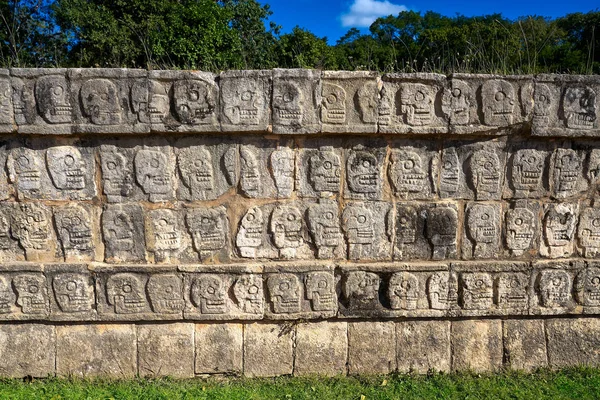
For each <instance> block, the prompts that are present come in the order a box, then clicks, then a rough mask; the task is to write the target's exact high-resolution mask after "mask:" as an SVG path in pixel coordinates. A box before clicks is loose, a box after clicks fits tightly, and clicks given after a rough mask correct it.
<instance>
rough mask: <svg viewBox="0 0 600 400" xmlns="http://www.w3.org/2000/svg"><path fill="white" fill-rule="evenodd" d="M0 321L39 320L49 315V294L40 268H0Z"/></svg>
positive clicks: (29, 265) (15, 265)
mask: <svg viewBox="0 0 600 400" xmlns="http://www.w3.org/2000/svg"><path fill="white" fill-rule="evenodd" d="M0 294H1V296H0V319H2V320H9V321H10V320H43V319H46V318H48V316H49V315H50V291H49V289H48V283H47V282H46V277H45V276H44V275H43V273H42V265H41V264H36V263H22V264H21V263H4V264H2V265H0Z"/></svg>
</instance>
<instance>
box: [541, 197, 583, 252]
mask: <svg viewBox="0 0 600 400" xmlns="http://www.w3.org/2000/svg"><path fill="white" fill-rule="evenodd" d="M576 223H577V222H576V218H575V212H574V210H573V207H571V206H570V205H568V204H552V205H551V206H550V208H549V210H548V212H547V213H546V217H545V219H544V234H545V238H546V243H547V245H548V246H549V247H551V248H552V247H554V248H557V251H558V248H563V247H565V246H567V245H569V244H570V243H571V241H572V240H573V234H574V233H575V225H576ZM551 250H552V249H551Z"/></svg>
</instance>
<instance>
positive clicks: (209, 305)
mask: <svg viewBox="0 0 600 400" xmlns="http://www.w3.org/2000/svg"><path fill="white" fill-rule="evenodd" d="M227 290H228V288H227V286H226V284H225V282H223V279H222V277H221V276H220V275H214V274H200V275H199V276H198V277H197V278H196V279H194V281H193V283H192V301H193V302H194V304H195V305H196V307H200V312H201V313H202V314H225V313H227V311H228V310H229V303H228V296H227Z"/></svg>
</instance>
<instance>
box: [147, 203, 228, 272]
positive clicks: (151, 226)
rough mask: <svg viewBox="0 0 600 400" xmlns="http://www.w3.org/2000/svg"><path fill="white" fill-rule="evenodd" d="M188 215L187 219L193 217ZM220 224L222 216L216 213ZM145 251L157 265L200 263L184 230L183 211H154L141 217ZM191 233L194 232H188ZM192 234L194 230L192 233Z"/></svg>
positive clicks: (157, 209) (190, 237) (189, 236)
mask: <svg viewBox="0 0 600 400" xmlns="http://www.w3.org/2000/svg"><path fill="white" fill-rule="evenodd" d="M194 214H195V212H191V213H189V214H188V215H194ZM216 215H218V216H219V217H220V218H219V221H220V222H221V224H226V222H225V221H226V219H224V218H223V215H222V213H220V212H219V211H217V212H216ZM144 223H145V231H146V235H145V236H146V250H147V251H148V252H150V254H151V256H152V260H153V261H154V262H155V263H158V264H174V263H177V262H184V263H191V262H195V261H198V260H199V259H200V253H202V250H200V251H199V252H198V251H196V250H195V248H194V241H193V238H192V234H191V233H190V230H188V229H187V226H186V219H185V215H184V213H183V210H181V209H178V208H156V209H153V210H149V211H148V212H146V213H145V221H144ZM192 229H194V228H192ZM192 232H195V229H194V231H192Z"/></svg>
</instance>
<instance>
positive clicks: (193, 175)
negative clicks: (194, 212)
mask: <svg viewBox="0 0 600 400" xmlns="http://www.w3.org/2000/svg"><path fill="white" fill-rule="evenodd" d="M177 166H178V167H179V172H180V174H181V178H182V180H183V184H184V185H185V186H186V187H188V188H189V189H190V193H191V197H192V200H206V199H208V198H209V197H210V193H211V192H212V191H213V190H214V189H215V173H214V169H213V158H212V155H211V153H210V151H208V149H207V148H206V146H198V147H191V148H185V149H182V150H181V152H180V153H179V157H178V158H177Z"/></svg>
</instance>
